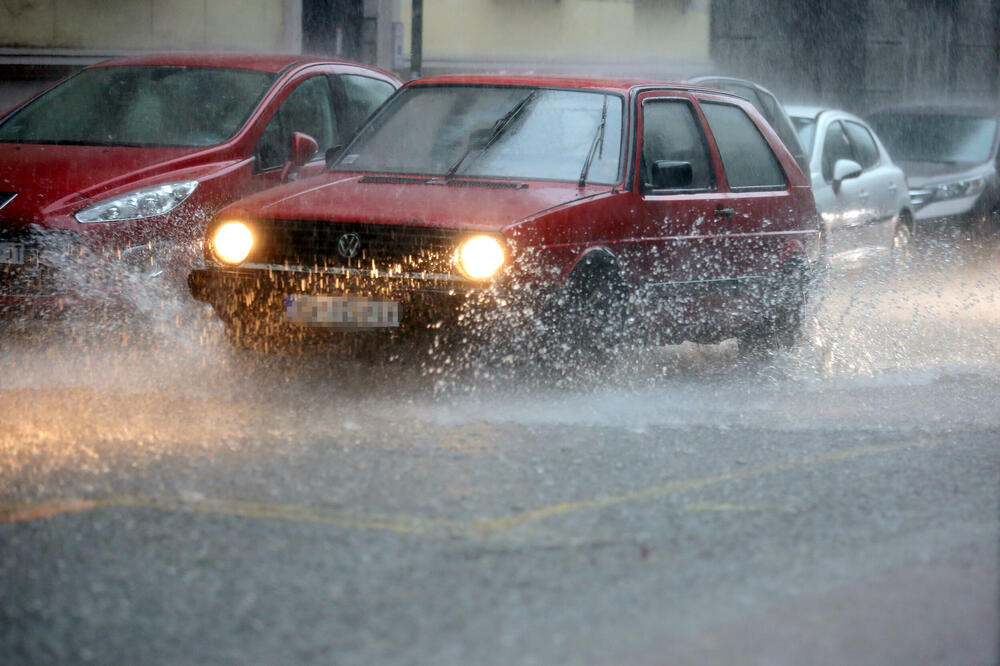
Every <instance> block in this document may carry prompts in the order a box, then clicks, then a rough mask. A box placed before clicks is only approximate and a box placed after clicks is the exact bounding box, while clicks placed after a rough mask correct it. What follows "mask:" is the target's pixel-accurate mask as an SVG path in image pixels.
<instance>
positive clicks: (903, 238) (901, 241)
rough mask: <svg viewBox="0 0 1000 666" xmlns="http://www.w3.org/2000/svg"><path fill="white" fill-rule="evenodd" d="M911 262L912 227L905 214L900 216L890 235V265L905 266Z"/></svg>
mask: <svg viewBox="0 0 1000 666" xmlns="http://www.w3.org/2000/svg"><path fill="white" fill-rule="evenodd" d="M912 261H913V227H912V223H911V221H910V218H909V216H908V215H906V214H905V213H903V214H900V216H899V222H897V223H896V230H895V231H894V232H893V235H892V263H894V264H895V265H897V266H907V265H909V264H910V263H911V262H912Z"/></svg>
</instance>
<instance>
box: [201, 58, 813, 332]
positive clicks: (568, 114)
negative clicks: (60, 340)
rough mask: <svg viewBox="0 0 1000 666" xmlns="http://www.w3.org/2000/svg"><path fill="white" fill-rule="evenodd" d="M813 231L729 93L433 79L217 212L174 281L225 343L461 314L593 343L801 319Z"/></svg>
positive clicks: (779, 162)
mask: <svg viewBox="0 0 1000 666" xmlns="http://www.w3.org/2000/svg"><path fill="white" fill-rule="evenodd" d="M818 233H819V232H818V216H817V212H816V207H815V203H814V201H813V195H812V192H811V190H810V188H809V183H808V181H807V180H806V178H805V177H804V176H803V174H802V171H801V170H800V168H799V167H798V165H797V164H796V162H795V160H794V159H793V157H792V156H791V155H790V154H789V152H788V151H787V150H786V149H785V147H784V146H783V144H782V142H781V141H780V139H779V138H778V137H777V135H776V134H775V132H774V131H773V130H772V128H771V127H770V126H769V125H768V124H767V122H766V121H765V120H764V119H763V118H762V117H761V116H760V114H759V113H758V112H757V111H756V110H755V109H754V108H753V106H751V105H750V104H749V103H748V102H746V101H745V100H743V99H742V98H740V97H737V96H736V95H733V94H729V93H725V92H722V91H719V90H714V89H710V88H705V87H700V86H698V85H693V84H674V83H659V82H634V81H608V80H580V79H569V78H547V77H513V76H461V77H454V76H452V77H436V78H427V79H421V80H417V81H413V82H411V83H409V84H407V85H406V86H404V87H403V88H402V89H401V90H400V91H399V92H398V93H397V94H396V95H395V96H394V97H393V98H392V99H391V100H390V101H389V102H388V103H387V104H386V105H384V106H383V107H382V108H381V109H380V110H379V111H378V112H377V113H376V114H375V115H374V116H373V117H372V119H371V120H370V121H369V122H368V123H367V124H366V125H365V126H364V127H363V128H362V129H361V131H360V132H359V133H358V135H357V136H356V137H355V139H354V140H353V141H352V142H351V143H350V144H348V145H347V146H346V147H345V148H344V149H343V150H342V151H340V152H339V153H337V154H336V155H331V159H330V163H329V166H328V168H327V170H326V172H325V173H323V174H321V175H318V176H315V177H310V178H305V179H302V180H300V181H298V182H295V183H290V184H286V185H283V186H280V187H277V188H274V189H272V190H269V191H267V192H263V193H260V194H257V195H254V196H251V197H248V198H246V199H244V200H242V201H239V202H237V203H235V204H233V205H232V206H229V207H227V208H226V209H224V210H222V211H221V212H220V213H219V214H218V215H217V216H216V217H215V219H214V220H213V221H212V222H211V223H210V224H209V227H208V230H207V242H206V243H205V259H206V263H207V266H206V267H205V268H204V269H200V270H196V271H193V272H192V273H191V275H190V276H189V280H188V282H189V285H190V288H191V291H192V293H193V294H194V296H195V297H196V298H197V299H200V300H203V301H206V302H208V303H211V304H212V305H213V306H214V308H215V311H216V312H217V313H218V315H219V316H220V317H221V318H222V320H223V322H224V323H225V325H226V328H227V331H228V333H229V337H230V339H231V340H232V341H233V342H235V343H237V344H240V345H251V346H260V344H261V343H263V344H265V345H267V344H269V343H270V341H272V340H274V339H275V338H282V337H284V338H288V337H289V336H291V337H292V338H293V339H295V338H296V336H297V335H298V334H300V333H303V332H306V331H311V330H315V329H324V330H327V331H330V332H332V333H333V334H334V335H335V336H340V337H344V336H358V335H359V334H361V333H367V334H369V335H372V334H374V335H379V334H380V333H381V334H383V335H384V334H388V336H389V338H394V337H400V336H402V335H403V334H407V333H410V334H420V333H421V332H428V331H432V332H440V331H448V330H451V329H453V328H455V327H456V326H459V325H460V324H462V323H467V322H469V321H476V320H479V321H485V322H488V324H487V325H489V326H493V325H497V326H502V325H510V326H516V327H518V328H522V329H523V328H525V327H527V328H537V329H540V330H547V331H549V332H550V333H552V334H554V335H555V336H556V337H557V339H559V340H560V341H561V342H562V343H563V344H568V343H571V344H572V345H575V346H587V347H595V348H600V347H603V346H604V345H606V344H607V343H608V342H613V341H614V340H617V339H620V338H621V337H622V336H623V335H624V336H627V337H628V338H629V339H645V340H652V341H655V342H659V343H672V342H678V341H681V340H694V341H697V342H715V341H719V340H722V339H725V338H730V337H736V338H738V339H739V340H740V342H741V345H744V346H745V345H751V346H760V345H761V344H766V345H775V344H780V343H783V342H787V341H789V340H790V339H791V338H792V337H793V336H794V334H795V332H796V331H797V330H798V327H799V325H800V322H801V310H802V307H803V304H804V301H805V291H806V284H807V277H808V275H809V273H810V271H811V268H812V266H813V264H814V262H815V260H816V258H817V251H818ZM515 322H516V323H515ZM387 340H388V338H387Z"/></svg>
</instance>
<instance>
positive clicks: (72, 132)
mask: <svg viewBox="0 0 1000 666" xmlns="http://www.w3.org/2000/svg"><path fill="white" fill-rule="evenodd" d="M273 80H274V74H270V73H267V72H259V71H254V70H248V69H222V68H215V67H96V68H93V69H86V70H83V71H82V72H80V73H79V74H77V75H76V76H74V77H73V78H71V79H69V80H67V81H66V82H64V83H63V84H61V85H59V86H57V87H55V88H53V89H52V90H50V91H49V92H47V93H45V94H44V95H42V96H41V97H39V98H38V99H36V100H34V101H32V102H31V103H29V104H28V105H27V106H25V107H24V108H22V109H21V110H20V111H18V112H17V113H14V114H13V115H11V116H10V117H9V118H8V119H7V120H6V121H4V123H3V124H2V125H0V142H8V143H10V142H13V143H52V144H74V145H97V146H180V147H197V146H211V145H214V144H217V143H221V142H223V141H225V140H227V139H229V138H230V137H232V136H233V135H234V134H235V133H236V132H237V130H239V128H240V127H242V125H243V123H244V122H246V120H247V118H248V117H249V116H250V113H251V111H253V108H254V106H255V105H256V104H257V101H258V100H259V99H260V98H261V96H263V94H264V92H265V91H266V90H267V89H268V87H269V86H270V85H271V82H272V81H273ZM67 109H72V113H67V112H66V110H67Z"/></svg>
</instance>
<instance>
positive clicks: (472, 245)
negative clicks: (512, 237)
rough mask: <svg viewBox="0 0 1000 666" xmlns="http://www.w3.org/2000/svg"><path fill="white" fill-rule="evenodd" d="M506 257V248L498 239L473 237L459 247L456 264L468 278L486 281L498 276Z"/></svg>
mask: <svg viewBox="0 0 1000 666" xmlns="http://www.w3.org/2000/svg"><path fill="white" fill-rule="evenodd" d="M506 257H507V255H506V252H504V246H503V245H502V244H501V242H500V241H499V240H498V239H496V238H494V237H493V236H473V237H472V238H469V239H468V240H466V241H464V242H463V243H462V244H461V245H460V246H459V247H458V252H457V253H456V255H455V263H456V264H457V265H458V269H459V270H460V271H461V272H462V273H463V274H464V275H465V276H466V277H469V278H472V279H473V280H485V279H486V278H490V277H493V276H494V275H496V274H497V271H499V270H500V267H501V266H503V263H504V261H505V260H506Z"/></svg>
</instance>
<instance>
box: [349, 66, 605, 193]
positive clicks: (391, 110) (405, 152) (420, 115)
mask: <svg viewBox="0 0 1000 666" xmlns="http://www.w3.org/2000/svg"><path fill="white" fill-rule="evenodd" d="M622 110H623V100H622V98H621V97H620V96H619V95H613V94H604V93H597V92H591V91H581V90H561V89H542V88H532V87H521V86H517V87H515V86H467V85H457V86H455V85H426V86H425V85H420V86H411V87H409V88H404V89H403V91H401V92H400V93H399V94H398V95H395V96H394V97H392V99H391V100H390V101H389V106H388V107H387V108H386V109H384V110H383V111H382V112H380V113H379V115H378V116H377V118H376V120H375V121H374V122H372V123H368V124H367V125H365V126H364V128H363V129H362V130H361V132H360V133H359V134H358V136H357V138H356V139H355V140H354V141H353V142H352V143H351V144H350V146H348V147H347V149H345V151H344V154H343V155H342V156H341V157H340V158H339V160H338V161H337V163H336V164H334V165H333V166H332V167H331V168H332V169H333V170H349V171H369V172H391V173H404V174H405V173H420V174H429V175H442V176H456V175H458V176H481V177H496V178H519V179H522V178H528V179H545V180H562V181H570V182H576V181H577V180H578V179H579V178H580V176H581V174H582V173H583V171H584V167H585V165H587V164H588V159H589V170H588V171H587V178H586V180H587V182H588V183H595V184H598V183H599V184H604V185H610V184H614V183H616V182H618V180H619V178H620V175H619V173H620V168H619V163H620V161H621V146H622V116H623V113H622Z"/></svg>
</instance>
